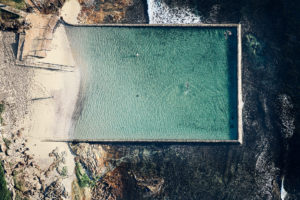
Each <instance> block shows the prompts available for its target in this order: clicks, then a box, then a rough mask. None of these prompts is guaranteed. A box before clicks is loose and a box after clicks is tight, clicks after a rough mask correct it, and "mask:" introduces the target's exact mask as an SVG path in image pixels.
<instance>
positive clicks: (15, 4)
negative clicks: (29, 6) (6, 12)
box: [0, 0, 26, 10]
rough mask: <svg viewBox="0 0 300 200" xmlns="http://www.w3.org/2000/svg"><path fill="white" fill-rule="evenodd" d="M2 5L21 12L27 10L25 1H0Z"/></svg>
mask: <svg viewBox="0 0 300 200" xmlns="http://www.w3.org/2000/svg"><path fill="white" fill-rule="evenodd" d="M0 3H2V4H5V5H8V6H12V7H14V8H17V9H20V10H25V9H26V3H25V1H24V0H0Z"/></svg>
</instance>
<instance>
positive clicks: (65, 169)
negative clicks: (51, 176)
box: [59, 166, 68, 177]
mask: <svg viewBox="0 0 300 200" xmlns="http://www.w3.org/2000/svg"><path fill="white" fill-rule="evenodd" d="M59 174H60V175H61V176H62V177H66V176H67V175H68V168H67V167H66V166H64V167H63V168H62V170H61V172H60V173H59Z"/></svg>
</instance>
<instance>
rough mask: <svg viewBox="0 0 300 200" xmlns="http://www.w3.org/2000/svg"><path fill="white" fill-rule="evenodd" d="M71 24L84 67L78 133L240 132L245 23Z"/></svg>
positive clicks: (167, 135) (183, 135) (212, 136)
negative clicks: (240, 46)
mask: <svg viewBox="0 0 300 200" xmlns="http://www.w3.org/2000/svg"><path fill="white" fill-rule="evenodd" d="M65 28H66V32H67V36H68V40H69V42H70V45H71V49H72V53H73V56H74V58H75V61H76V64H77V65H78V66H79V67H80V69H81V93H80V97H79V100H78V103H77V107H76V110H75V112H74V119H75V120H74V124H73V128H72V131H71V135H70V137H71V138H72V139H79V140H95V141H223V140H226V141H230V140H238V120H239V119H238V116H239V115H238V75H237V74H238V73H237V69H238V58H237V57H238V39H237V38H238V37H237V34H238V31H237V27H202V26H134V27H131V26H96V27H94V26H84V27H82V26H70V25H67V26H65Z"/></svg>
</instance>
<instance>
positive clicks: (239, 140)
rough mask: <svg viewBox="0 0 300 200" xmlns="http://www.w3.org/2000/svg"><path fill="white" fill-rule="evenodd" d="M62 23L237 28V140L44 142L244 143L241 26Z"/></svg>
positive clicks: (97, 25) (91, 25) (72, 140)
mask: <svg viewBox="0 0 300 200" xmlns="http://www.w3.org/2000/svg"><path fill="white" fill-rule="evenodd" d="M60 22H61V23H62V24H64V25H66V26H74V27H204V28H205V27H207V28H209V27H212V28H223V27H230V28H236V31H237V40H236V41H237V79H238V80H237V102H238V104H237V111H236V112H237V116H238V119H237V125H238V128H237V139H234V140H203V139H199V140H198V139H138V140H136V139H113V140H112V139H71V138H70V139H62V138H61V139H55V140H54V139H49V138H43V140H44V141H56V142H108V143H109V142H114V143H118V142H129V143H131V142H132V143H134V142H137V143H142V142H146V143H147V142H161V143H164V142H166V143H189V142H190V143H239V144H242V143H243V121H242V108H243V101H242V45H241V42H242V41H241V25H240V24H70V23H68V22H65V21H64V20H63V19H61V20H60Z"/></svg>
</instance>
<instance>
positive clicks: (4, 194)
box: [0, 103, 11, 200]
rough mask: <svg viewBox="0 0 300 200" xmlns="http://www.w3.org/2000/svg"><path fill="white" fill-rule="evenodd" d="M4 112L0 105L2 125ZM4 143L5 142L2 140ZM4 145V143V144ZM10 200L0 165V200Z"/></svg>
mask: <svg viewBox="0 0 300 200" xmlns="http://www.w3.org/2000/svg"><path fill="white" fill-rule="evenodd" d="M3 111H4V104H3V103H1V104H0V124H1V123H2V118H1V113H2V112H3ZM4 142H5V140H4ZM5 145H6V143H5ZM8 199H11V193H10V191H9V190H8V189H7V186H6V181H5V176H4V170H3V167H2V165H1V163H0V200H8Z"/></svg>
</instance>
